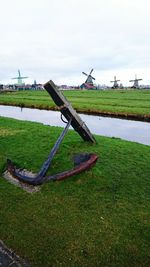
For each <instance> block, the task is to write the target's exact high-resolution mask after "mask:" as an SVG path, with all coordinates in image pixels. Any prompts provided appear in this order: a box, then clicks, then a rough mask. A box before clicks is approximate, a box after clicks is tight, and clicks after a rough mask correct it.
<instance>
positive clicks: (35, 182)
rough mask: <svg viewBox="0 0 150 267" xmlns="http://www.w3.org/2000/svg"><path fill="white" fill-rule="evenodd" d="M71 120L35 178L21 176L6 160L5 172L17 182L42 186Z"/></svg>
mask: <svg viewBox="0 0 150 267" xmlns="http://www.w3.org/2000/svg"><path fill="white" fill-rule="evenodd" d="M71 121H72V119H70V120H69V121H68V122H67V124H66V127H65V128H64V130H63V132H62V133H61V135H60V136H59V138H58V139H57V141H56V143H55V145H54V146H53V148H52V150H51V152H50V154H49V156H48V158H47V160H46V161H45V162H44V164H43V165H42V167H41V169H40V171H39V173H38V174H37V175H36V176H34V177H33V176H27V175H25V174H22V173H21V172H20V171H18V170H17V169H16V168H15V166H14V164H13V162H12V161H11V160H7V170H8V171H9V172H10V173H11V174H12V175H13V176H14V177H16V178H18V180H20V181H22V182H25V183H29V184H32V185H38V184H42V183H43V182H44V181H45V179H44V175H45V173H46V172H47V170H48V168H49V166H50V163H51V161H52V159H53V157H54V156H55V154H56V152H57V150H58V148H59V146H60V144H61V142H62V140H63V138H64V136H65V134H66V133H67V131H68V129H69V126H70V124H71Z"/></svg>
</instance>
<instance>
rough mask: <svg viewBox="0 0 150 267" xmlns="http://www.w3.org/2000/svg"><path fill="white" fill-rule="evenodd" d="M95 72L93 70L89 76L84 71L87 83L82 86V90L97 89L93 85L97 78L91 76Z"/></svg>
mask: <svg viewBox="0 0 150 267" xmlns="http://www.w3.org/2000/svg"><path fill="white" fill-rule="evenodd" d="M92 72H93V69H91V71H90V73H89V74H87V73H85V72H84V71H83V72H82V73H83V74H84V75H85V76H87V78H86V80H85V82H84V83H83V84H82V85H81V86H80V87H81V88H86V89H96V87H95V86H94V84H93V80H95V78H94V77H93V76H92V75H91V74H92Z"/></svg>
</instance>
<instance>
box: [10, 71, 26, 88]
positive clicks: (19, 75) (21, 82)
mask: <svg viewBox="0 0 150 267" xmlns="http://www.w3.org/2000/svg"><path fill="white" fill-rule="evenodd" d="M27 78H28V77H22V76H21V74H20V70H18V77H15V78H12V79H15V80H18V85H22V84H24V83H23V81H22V79H27Z"/></svg>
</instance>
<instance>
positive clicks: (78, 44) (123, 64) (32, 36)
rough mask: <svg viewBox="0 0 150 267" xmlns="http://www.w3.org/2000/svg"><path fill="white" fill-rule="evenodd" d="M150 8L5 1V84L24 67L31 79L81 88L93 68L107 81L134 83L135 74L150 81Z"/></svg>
mask: <svg viewBox="0 0 150 267" xmlns="http://www.w3.org/2000/svg"><path fill="white" fill-rule="evenodd" d="M149 8H150V3H149V1H147V0H143V1H139V0H132V1H129V0H126V1H125V0H122V1H119V0H111V1H110V0H93V1H91V0H55V1H54V0H43V1H41V0H30V1H29V0H26V1H25V0H22V1H21V2H20V1H19V0H14V1H8V0H5V1H2V3H1V16H0V24H1V28H0V35H1V42H0V81H2V82H11V79H10V78H11V77H12V76H14V75H15V73H16V72H17V69H18V68H19V69H21V70H22V73H23V75H27V76H30V79H29V81H33V80H34V79H36V80H37V81H39V82H45V81H46V80H47V79H49V78H53V79H55V80H56V82H61V81H62V83H64V82H66V83H68V84H71V83H72V82H73V81H74V84H76V83H79V82H80V80H82V76H81V72H82V71H88V70H90V68H92V67H93V68H94V69H95V74H96V73H101V75H100V76H102V75H103V77H104V78H105V79H106V76H107V74H108V75H109V73H113V72H115V73H116V74H117V73H118V74H119V73H123V72H124V78H126V80H128V75H127V73H128V71H127V70H130V71H132V70H133V73H135V72H136V71H137V72H138V73H139V74H140V72H141V74H142V75H143V76H144V77H145V80H146V81H147V82H149V83H150V77H149V74H148V72H149V71H150V65H149V64H150V63H149V59H148V55H149V54H150V36H149V27H150V16H149ZM103 77H102V79H97V82H98V83H101V81H102V80H103ZM110 79H111V78H110ZM107 80H108V79H106V82H107Z"/></svg>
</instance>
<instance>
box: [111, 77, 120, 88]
mask: <svg viewBox="0 0 150 267" xmlns="http://www.w3.org/2000/svg"><path fill="white" fill-rule="evenodd" d="M119 81H120V80H117V79H116V76H114V81H110V82H111V83H114V84H113V86H112V88H118V87H119V85H118V83H117V82H119Z"/></svg>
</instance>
